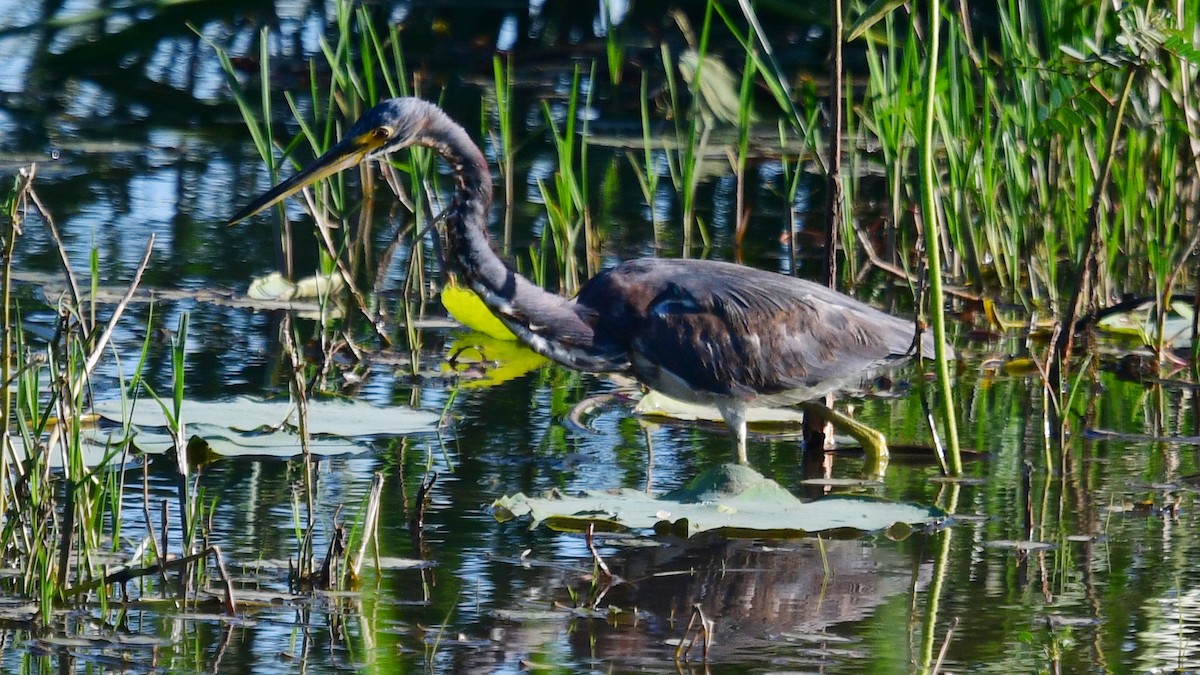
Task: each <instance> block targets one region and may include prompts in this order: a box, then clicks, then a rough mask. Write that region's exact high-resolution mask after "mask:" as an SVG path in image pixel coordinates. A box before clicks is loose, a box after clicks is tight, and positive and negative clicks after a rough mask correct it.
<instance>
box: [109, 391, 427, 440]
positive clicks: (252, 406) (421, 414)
mask: <svg viewBox="0 0 1200 675" xmlns="http://www.w3.org/2000/svg"><path fill="white" fill-rule="evenodd" d="M92 408H93V410H95V412H96V413H97V414H99V415H101V416H102V417H104V418H106V419H109V420H112V421H114V422H118V423H120V422H122V421H123V420H124V418H125V417H126V416H128V417H129V422H130V424H133V425H134V426H137V427H143V428H145V427H165V426H167V419H166V417H164V416H163V412H162V408H160V407H159V405H158V404H157V403H156V402H154V401H151V400H142V401H139V402H138V403H137V405H135V406H133V409H132V411H126V410H123V408H122V404H121V401H119V400H114V401H101V402H97V403H95V404H93V406H92ZM183 417H184V422H185V423H186V424H187V425H188V426H189V427H191V426H192V425H195V424H207V425H211V426H214V427H224V428H226V429H234V430H240V431H253V430H255V429H260V428H263V427H268V428H270V427H279V426H281V425H284V424H285V423H286V424H287V425H289V426H293V427H294V426H295V425H296V407H295V406H294V405H292V404H291V403H289V402H287V401H262V400H259V399H253V398H247V397H240V398H234V399H229V400H226V401H184V404H183ZM438 419H439V417H438V415H437V414H435V413H432V412H428V411H426V410H417V409H414V408H409V407H406V406H393V407H389V408H380V407H377V406H373V405H371V404H369V403H364V402H362V401H341V400H337V401H335V400H315V401H309V403H308V432H309V433H310V434H316V435H320V434H330V435H334V436H345V437H347V438H357V437H363V436H385V435H386V436H395V435H402V434H411V433H417V432H422V431H433V430H435V429H436V428H437V423H438Z"/></svg>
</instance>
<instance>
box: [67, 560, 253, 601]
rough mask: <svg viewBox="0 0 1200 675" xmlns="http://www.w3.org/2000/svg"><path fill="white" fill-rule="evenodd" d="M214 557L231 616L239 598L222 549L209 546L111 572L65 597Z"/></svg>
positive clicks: (71, 591)
mask: <svg viewBox="0 0 1200 675" xmlns="http://www.w3.org/2000/svg"><path fill="white" fill-rule="evenodd" d="M210 555H211V556H213V557H214V558H215V559H216V561H217V569H219V570H220V571H221V579H222V581H223V582H224V584H225V612H226V613H227V614H229V615H230V616H233V615H234V614H236V613H237V598H236V597H235V596H234V593H233V582H232V581H230V579H229V573H228V572H227V571H226V570H225V559H224V558H223V557H222V556H221V548H220V547H219V546H215V545H214V546H209V547H208V548H206V549H204V550H203V551H200V552H198V553H193V554H191V555H185V556H183V557H180V558H175V559H172V560H160V561H158V562H157V563H155V564H153V565H147V566H145V567H126V568H123V569H120V570H117V571H116V572H110V573H108V574H106V575H104V576H103V577H101V578H99V579H92V580H90V581H85V582H83V583H81V584H79V585H77V586H72V587H70V588H66V589H64V590H63V593H62V594H63V597H64V598H70V597H74V596H76V595H80V594H83V593H89V592H91V591H94V590H96V589H97V588H100V587H101V586H107V585H109V584H122V585H124V584H127V583H129V582H130V581H131V580H133V579H137V578H139V577H144V576H149V575H151V574H160V573H161V574H165V573H166V572H167V571H168V570H179V569H182V568H186V567H187V566H188V565H191V564H192V563H195V562H198V561H200V560H203V559H204V558H206V557H208V556H210Z"/></svg>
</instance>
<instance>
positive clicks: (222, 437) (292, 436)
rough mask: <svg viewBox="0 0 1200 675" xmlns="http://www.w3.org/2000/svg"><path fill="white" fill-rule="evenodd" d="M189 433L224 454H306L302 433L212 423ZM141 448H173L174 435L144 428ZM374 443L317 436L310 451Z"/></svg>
mask: <svg viewBox="0 0 1200 675" xmlns="http://www.w3.org/2000/svg"><path fill="white" fill-rule="evenodd" d="M187 434H188V436H192V435H196V436H200V437H201V438H203V439H204V442H205V443H207V444H208V448H207V449H208V451H210V452H212V453H213V454H215V455H220V456H221V457H273V458H276V459H291V458H292V457H298V456H300V455H302V454H304V449H303V448H302V447H301V445H300V436H299V434H296V433H293V432H291V431H273V432H269V433H259V434H243V433H239V432H237V431H233V430H232V429H230V428H229V427H222V426H215V425H212V424H189V425H187ZM133 442H134V445H136V446H137V448H138V449H139V450H141V451H142V452H146V453H151V454H161V453H164V452H166V451H167V450H169V449H171V446H172V441H171V437H170V436H169V435H168V434H165V433H155V432H148V431H140V432H139V433H138V434H137V435H136V436H134V438H133ZM370 449H371V446H369V445H366V444H365V443H356V442H354V441H352V440H350V439H347V438H341V437H339V436H316V437H313V438H310V439H309V443H308V451H309V454H312V455H317V456H320V457H336V456H338V455H354V454H358V453H360V452H366V451H368V450H370Z"/></svg>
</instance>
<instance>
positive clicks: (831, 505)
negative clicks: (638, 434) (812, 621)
mask: <svg viewBox="0 0 1200 675" xmlns="http://www.w3.org/2000/svg"><path fill="white" fill-rule="evenodd" d="M493 508H494V509H495V515H496V519H497V520H500V521H505V520H509V519H511V518H518V517H523V516H529V517H531V518H532V519H533V524H534V526H536V525H538V524H541V523H545V524H546V525H547V526H548V527H550V528H552V529H558V530H568V531H580V530H584V529H586V528H587V526H588V524H589V523H590V524H593V525H596V526H597V527H599V528H600V529H607V530H615V529H633V530H640V529H654V530H655V531H658V532H664V531H666V532H672V533H675V534H679V535H684V536H691V535H693V534H697V533H699V532H707V531H714V532H717V533H719V534H723V535H725V536H733V537H738V536H745V537H762V536H771V537H800V536H805V535H808V534H814V533H818V532H828V531H831V530H840V531H845V530H851V531H855V532H875V531H879V530H885V529H887V528H889V527H891V526H892V525H894V524H896V523H905V524H907V525H913V526H919V525H926V524H930V523H934V522H937V521H938V520H940V519H942V518H944V517H945V515H946V514H945V513H944V512H943V511H941V510H940V509H937V508H934V507H930V506H923V505H920V504H912V503H899V502H891V501H887V500H883V499H875V498H871V497H858V496H832V497H825V498H823V499H819V500H816V501H811V502H803V501H801V500H800V499H798V498H796V497H795V496H793V495H792V494H791V493H789V492H788V491H787V490H785V489H783V487H782V486H780V485H779V484H778V483H776V482H775V481H773V480H771V479H769V478H765V477H764V476H762V474H759V473H758V472H757V471H755V470H753V469H751V468H749V467H745V466H739V465H736V464H727V465H724V466H721V467H718V468H716V469H712V470H709V471H706V472H705V473H703V474H701V475H700V476H699V477H697V478H696V479H694V480H693V481H692V482H691V483H690V484H688V485H687V486H686V487H684V488H681V489H679V490H675V491H673V492H670V493H667V494H665V495H662V496H661V497H657V498H656V497H653V496H651V495H648V494H646V493H644V492H640V491H638V490H630V489H622V490H616V491H611V492H609V491H585V492H584V493H582V494H579V495H565V494H563V493H561V492H559V491H552V492H551V493H550V494H548V495H547V496H545V497H541V498H534V497H527V496H525V495H524V494H521V493H518V494H515V495H512V496H506V497H502V498H500V499H499V500H497V501H496V502H495V504H494V505H493Z"/></svg>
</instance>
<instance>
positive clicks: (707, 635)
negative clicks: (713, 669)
mask: <svg viewBox="0 0 1200 675" xmlns="http://www.w3.org/2000/svg"><path fill="white" fill-rule="evenodd" d="M697 620H699V622H700V626H699V628H697V629H696V630H695V631H694V632H693V630H692V628H693V627H694V626H695V625H696V621H697ZM712 630H713V622H712V621H710V620H709V619H708V618H707V617H705V616H704V610H703V609H701V608H700V605H699V604H696V605H692V615H691V616H690V617H688V625H687V628H686V629H684V631H683V637H682V638H680V640H679V646H677V647H676V648H675V663H676V664H679V663H681V662H682V663H688V662H689V661H690V660H691V654H692V649H693V648H694V647H695V646H696V640H703V642H702V643H701V648H700V658H701V663H702V664H703V665H704V666H705V668H707V667H708V648H709V646H710V645H711V644H712ZM689 637H690V638H691V639H690V640H689V639H688V638H689Z"/></svg>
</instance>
